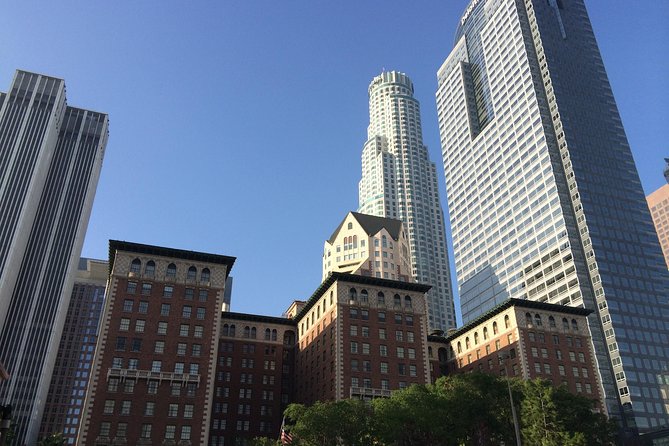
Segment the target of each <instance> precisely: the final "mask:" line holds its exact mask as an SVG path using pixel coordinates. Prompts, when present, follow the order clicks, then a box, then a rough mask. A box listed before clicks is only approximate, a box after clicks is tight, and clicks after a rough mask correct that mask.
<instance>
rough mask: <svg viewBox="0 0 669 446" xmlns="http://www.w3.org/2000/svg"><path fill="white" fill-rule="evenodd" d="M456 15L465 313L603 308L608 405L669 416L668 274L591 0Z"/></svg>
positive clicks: (454, 205) (455, 189)
mask: <svg viewBox="0 0 669 446" xmlns="http://www.w3.org/2000/svg"><path fill="white" fill-rule="evenodd" d="M459 25H460V26H459V27H458V31H457V33H456V39H455V47H454V49H453V50H452V52H451V54H450V55H449V56H448V58H447V59H446V61H445V62H444V63H443V65H442V66H441V68H440V69H439V71H438V74H437V77H438V91H437V110H438V116H439V126H440V133H441V141H442V154H443V161H444V169H445V173H446V185H447V191H448V202H449V212H450V219H451V229H452V236H453V247H454V252H455V264H456V273H457V278H458V285H459V289H460V300H461V304H462V314H463V320H464V322H465V323H467V322H468V321H471V320H473V319H475V318H476V317H478V316H480V315H481V314H483V313H485V312H486V311H488V310H490V309H491V308H493V307H494V306H496V305H498V304H500V303H502V302H504V301H505V300H506V299H508V298H520V299H531V300H536V301H539V302H548V303H556V304H562V305H571V306H585V307H587V308H590V309H593V310H595V313H593V314H591V315H590V316H589V317H588V321H589V326H590V331H591V333H592V339H593V345H594V348H595V352H596V357H597V362H598V366H599V372H600V374H601V381H602V383H603V388H604V393H605V403H606V407H607V410H608V411H609V413H610V414H611V415H612V416H615V417H617V418H619V419H623V420H624V423H625V426H626V427H627V428H629V429H630V430H634V429H635V428H638V429H639V430H641V431H644V430H650V429H653V428H656V427H658V426H660V425H663V424H666V423H667V422H668V421H669V416H668V415H667V414H668V413H669V400H668V394H667V391H668V389H669V386H668V385H669V361H668V358H669V349H667V345H669V336H668V333H669V326H668V325H667V322H666V321H667V319H666V315H667V314H669V304H668V302H667V287H668V284H669V276H668V275H667V271H666V267H665V266H664V264H663V259H662V253H661V251H660V249H659V246H658V243H657V237H653V234H652V223H651V220H650V215H649V213H648V209H647V207H646V204H645V201H644V196H643V191H642V189H641V184H640V181H639V176H638V173H637V171H636V168H635V165H634V161H633V159H632V155H631V151H630V148H629V145H628V142H627V139H626V136H625V133H624V130H623V127H622V122H621V120H620V116H619V113H618V110H617V107H616V105H615V101H614V99H613V94H612V92H611V87H610V85H609V82H608V78H607V76H606V72H605V70H604V66H603V63H602V60H601V55H600V54H599V50H598V48H597V43H596V41H595V37H594V34H593V31H592V27H591V25H590V21H589V19H588V14H587V11H586V9H585V6H584V4H583V1H582V0H549V1H545V0H541V1H539V0H525V1H521V0H487V1H486V0H472V1H471V2H470V4H469V6H468V8H467V9H466V10H465V13H464V15H463V17H462V19H461V21H460V24H459ZM640 356H642V357H644V358H647V359H641V358H640Z"/></svg>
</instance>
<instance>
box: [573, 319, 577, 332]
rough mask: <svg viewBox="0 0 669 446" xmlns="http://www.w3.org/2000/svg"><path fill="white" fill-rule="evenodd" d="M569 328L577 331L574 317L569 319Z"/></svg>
mask: <svg viewBox="0 0 669 446" xmlns="http://www.w3.org/2000/svg"><path fill="white" fill-rule="evenodd" d="M571 329H572V330H574V331H578V322H576V319H572V320H571Z"/></svg>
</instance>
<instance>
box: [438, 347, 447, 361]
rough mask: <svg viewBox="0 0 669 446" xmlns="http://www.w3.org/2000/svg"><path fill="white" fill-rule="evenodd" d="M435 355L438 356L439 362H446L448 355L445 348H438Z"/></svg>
mask: <svg viewBox="0 0 669 446" xmlns="http://www.w3.org/2000/svg"><path fill="white" fill-rule="evenodd" d="M437 355H439V362H441V363H444V362H446V361H447V360H448V353H447V352H446V349H445V348H443V347H442V348H440V349H439V350H437Z"/></svg>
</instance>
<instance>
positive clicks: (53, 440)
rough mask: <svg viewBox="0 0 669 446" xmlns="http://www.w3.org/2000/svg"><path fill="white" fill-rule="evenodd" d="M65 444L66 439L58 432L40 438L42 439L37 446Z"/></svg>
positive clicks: (59, 445)
mask: <svg viewBox="0 0 669 446" xmlns="http://www.w3.org/2000/svg"><path fill="white" fill-rule="evenodd" d="M66 444H67V441H66V440H65V437H63V434H60V433H54V434H51V435H49V436H48V437H45V438H44V439H42V441H40V442H39V444H38V445H39V446H65V445H66Z"/></svg>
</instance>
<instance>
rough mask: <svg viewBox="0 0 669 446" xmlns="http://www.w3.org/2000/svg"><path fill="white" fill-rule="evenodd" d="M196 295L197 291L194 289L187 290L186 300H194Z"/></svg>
mask: <svg viewBox="0 0 669 446" xmlns="http://www.w3.org/2000/svg"><path fill="white" fill-rule="evenodd" d="M194 295H195V290H194V289H193V288H186V292H185V295H184V297H185V298H186V300H193V296H194Z"/></svg>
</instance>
